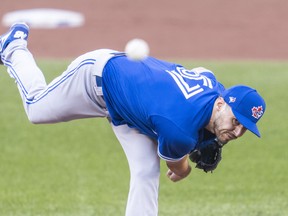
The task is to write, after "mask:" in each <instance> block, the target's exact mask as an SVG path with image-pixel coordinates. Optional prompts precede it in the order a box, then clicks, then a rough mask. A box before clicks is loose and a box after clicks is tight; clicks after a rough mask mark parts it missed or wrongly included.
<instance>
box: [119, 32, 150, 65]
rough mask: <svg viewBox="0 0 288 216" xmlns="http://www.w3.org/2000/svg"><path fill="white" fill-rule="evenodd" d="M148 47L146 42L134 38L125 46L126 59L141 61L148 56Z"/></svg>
mask: <svg viewBox="0 0 288 216" xmlns="http://www.w3.org/2000/svg"><path fill="white" fill-rule="evenodd" d="M149 51H150V49H149V45H148V44H147V42H146V41H144V40H142V39H139V38H135V39H132V40H130V41H128V43H127V44H126V46H125V53H126V55H127V57H128V58H130V59H132V60H138V61H140V60H143V59H145V58H146V57H147V56H148V55H149Z"/></svg>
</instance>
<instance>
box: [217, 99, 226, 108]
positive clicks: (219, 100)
mask: <svg viewBox="0 0 288 216" xmlns="http://www.w3.org/2000/svg"><path fill="white" fill-rule="evenodd" d="M225 103H226V102H225V101H224V98H223V97H218V98H217V100H216V103H215V105H216V106H215V107H216V109H217V111H220V110H221V108H222V106H224V104H225Z"/></svg>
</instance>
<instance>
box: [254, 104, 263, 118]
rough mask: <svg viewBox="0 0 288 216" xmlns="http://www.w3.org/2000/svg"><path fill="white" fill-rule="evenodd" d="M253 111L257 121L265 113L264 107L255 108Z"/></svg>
mask: <svg viewBox="0 0 288 216" xmlns="http://www.w3.org/2000/svg"><path fill="white" fill-rule="evenodd" d="M251 110H252V116H253V117H254V118H256V119H259V118H260V117H261V116H262V115H263V112H264V111H263V108H262V106H258V107H253V108H252V109H251Z"/></svg>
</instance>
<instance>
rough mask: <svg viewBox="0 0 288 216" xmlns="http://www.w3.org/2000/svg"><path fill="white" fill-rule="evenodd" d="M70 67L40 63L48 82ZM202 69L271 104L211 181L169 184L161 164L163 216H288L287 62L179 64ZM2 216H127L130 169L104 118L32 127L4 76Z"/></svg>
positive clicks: (199, 177)
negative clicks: (254, 91) (254, 92)
mask: <svg viewBox="0 0 288 216" xmlns="http://www.w3.org/2000/svg"><path fill="white" fill-rule="evenodd" d="M67 63H68V61H64V62H61V61H53V62H50V61H40V62H39V65H40V67H41V68H42V69H43V71H44V73H45V75H46V77H47V80H48V81H51V79H52V78H53V77H55V76H57V75H58V74H60V72H62V71H63V70H64V69H65V67H66V65H67ZM180 63H182V64H183V65H185V66H186V67H187V68H192V67H196V66H200V65H201V66H204V67H207V68H209V69H211V70H213V71H214V73H215V74H216V75H217V77H218V79H219V80H221V81H222V82H223V84H225V85H226V86H230V85H234V84H238V83H242V84H246V85H251V86H252V87H255V88H256V89H258V91H259V92H260V93H261V94H262V95H263V97H264V98H265V99H266V102H267V112H266V113H265V115H264V117H263V119H262V120H261V121H260V122H259V128H260V131H261V133H262V138H261V139H258V138H257V137H255V136H254V135H252V134H251V133H247V134H246V135H245V136H244V137H243V138H242V139H239V140H237V141H234V142H232V143H230V144H229V145H227V146H226V147H225V149H224V151H223V160H222V162H221V163H220V165H219V168H218V169H217V170H216V171H215V172H214V173H213V174H210V173H208V174H206V173H204V172H201V171H200V170H196V169H195V170H193V172H192V173H191V175H190V176H189V177H188V178H187V179H185V180H183V181H181V182H179V183H172V182H170V181H169V180H168V179H167V178H166V177H165V172H166V170H167V169H166V167H165V163H164V162H163V161H162V163H161V169H162V170H161V171H162V172H161V179H160V181H161V183H160V196H159V215H160V216H170V215H171V216H174V215H178V216H180V215H181V216H182V215H183V216H184V215H185V216H186V215H189V216H190V215H197V216H219V215H221V216H286V215H288V201H287V200H288V199H287V198H288V174H287V162H288V145H287V140H288V133H287V132H286V130H287V128H288V126H287V122H288V121H287V120H288V119H287V113H286V104H287V101H288V100H287V91H288V87H287V81H288V62H269V61H268V62H264V61H263V62H260V61H259V62H250V61H243V62H240V61H238V62H221V61H219V62H216V61H215V62H213V61H208V62H206V61H202V62H200V61H196V62H193V61H191V62H188V61H185V62H184V61H182V62H180ZM0 97H1V101H2V103H1V106H0V116H1V122H0V131H1V133H0V140H1V145H0V215H1V216H2V215H3V216H34V215H37V216H38V215H39V216H40V215H41V216H42V215H43V216H82V215H83V216H94V215H97V216H98V215H100V216H102V215H103V216H107V215H113V216H115V215H124V212H125V204H126V198H127V193H128V185H129V171H128V166H127V162H126V159H125V156H124V153H123V152H122V149H121V146H120V144H118V142H117V140H116V138H115V136H114V135H113V133H112V131H111V129H110V126H109V124H108V122H107V121H106V120H105V119H85V120H77V121H73V122H68V123H60V124H55V125H32V124H31V123H29V122H28V120H27V117H26V115H25V112H24V109H23V107H22V102H21V99H20V96H19V95H18V90H17V88H16V85H15V84H14V81H13V80H12V79H11V78H10V77H9V76H8V75H7V74H6V73H5V68H4V67H1V68H0Z"/></svg>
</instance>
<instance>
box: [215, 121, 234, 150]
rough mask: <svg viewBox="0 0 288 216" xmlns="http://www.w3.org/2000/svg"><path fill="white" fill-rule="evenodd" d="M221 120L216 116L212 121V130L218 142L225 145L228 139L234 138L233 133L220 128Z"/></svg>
mask: <svg viewBox="0 0 288 216" xmlns="http://www.w3.org/2000/svg"><path fill="white" fill-rule="evenodd" d="M221 125H222V124H221V122H220V119H219V118H217V119H216V120H215V122H214V132H215V135H216V137H217V140H218V142H220V143H221V144H223V145H225V144H226V143H228V142H229V141H230V140H233V139H235V137H234V136H233V135H231V134H230V133H229V132H228V131H227V130H225V129H222V128H221Z"/></svg>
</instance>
